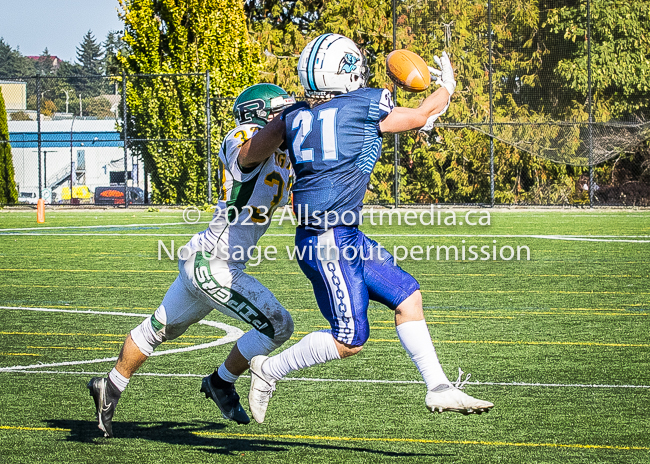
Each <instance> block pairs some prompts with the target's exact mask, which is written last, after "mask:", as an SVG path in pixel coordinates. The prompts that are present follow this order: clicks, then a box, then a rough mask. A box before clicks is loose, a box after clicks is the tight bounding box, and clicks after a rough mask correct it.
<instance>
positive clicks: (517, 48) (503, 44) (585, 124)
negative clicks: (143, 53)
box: [0, 0, 650, 207]
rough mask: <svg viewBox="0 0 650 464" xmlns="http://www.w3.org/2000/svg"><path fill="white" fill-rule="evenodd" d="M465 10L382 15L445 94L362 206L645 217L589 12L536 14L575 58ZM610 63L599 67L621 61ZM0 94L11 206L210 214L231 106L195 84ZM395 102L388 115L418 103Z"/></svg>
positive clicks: (154, 79) (69, 86) (5, 89)
mask: <svg viewBox="0 0 650 464" xmlns="http://www.w3.org/2000/svg"><path fill="white" fill-rule="evenodd" d="M466 3H467V4H468V7H467V8H460V7H458V8H452V7H450V6H449V4H448V2H443V1H438V0H429V1H417V2H394V5H393V8H394V15H393V18H394V44H395V48H407V49H410V50H412V51H415V52H416V53H418V54H420V55H421V56H422V57H424V58H425V59H426V60H427V61H429V62H431V61H432V57H433V55H435V54H440V53H441V52H442V51H443V50H445V51H447V52H448V53H449V54H450V55H451V57H452V61H453V62H454V66H455V68H456V72H457V79H458V87H457V90H456V93H455V95H454V98H453V100H452V105H451V106H450V109H449V111H448V112H447V114H446V115H445V116H444V118H441V120H440V122H439V123H438V124H436V127H435V129H434V131H432V132H431V134H429V135H428V136H427V135H426V134H420V133H405V134H400V135H398V136H394V137H393V136H390V137H384V151H383V155H382V157H381V158H380V160H379V162H378V164H377V166H376V168H375V171H374V173H373V177H372V181H371V184H370V185H369V187H368V192H367V195H366V202H367V203H373V204H386V205H395V206H398V205H414V204H430V203H443V204H472V205H488V206H490V205H502V204H504V205H512V204H523V205H526V204H530V205H636V206H649V205H650V182H649V181H650V148H649V145H648V142H647V140H648V138H650V125H649V123H648V116H650V115H649V113H648V109H647V105H645V104H644V102H645V101H646V100H648V99H650V96H649V95H648V94H647V92H646V93H645V94H643V92H641V93H640V94H638V95H635V94H634V93H632V94H625V95H623V94H624V92H622V91H620V89H619V93H620V95H621V96H620V101H619V102H617V101H616V100H615V99H613V97H612V95H611V92H609V93H608V92H601V91H597V86H595V85H594V77H593V76H594V70H595V69H598V68H597V65H596V64H594V58H593V57H592V56H591V55H592V47H594V48H595V47H597V46H599V45H603V44H602V43H598V42H597V39H598V37H600V35H599V34H593V33H592V25H591V20H590V17H589V15H590V2H587V3H586V4H585V8H582V9H578V10H577V11H578V13H579V15H578V16H577V17H575V18H570V20H569V19H566V18H565V17H564V16H562V14H564V15H565V16H566V15H567V14H568V13H566V11H564V13H561V14H560V13H557V11H561V10H562V8H564V7H566V5H567V2H561V1H552V0H548V1H545V2H540V4H539V7H540V8H541V7H542V6H544V7H545V8H546V10H545V12H543V13H540V14H543V15H545V17H544V21H546V23H545V24H548V23H550V22H552V21H565V22H567V21H569V22H570V23H571V24H572V26H571V28H570V30H575V31H577V32H575V33H576V34H577V36H579V37H582V38H581V39H579V40H576V41H575V42H574V41H572V40H571V39H570V38H569V39H568V40H565V39H564V38H561V37H560V36H561V35H562V33H565V32H562V31H563V29H562V28H560V27H559V26H558V28H557V31H559V32H553V30H551V29H549V28H548V27H547V28H546V29H545V32H544V31H542V32H540V31H539V30H536V29H535V27H534V25H529V24H525V23H521V24H520V23H518V22H517V21H518V20H517V17H516V15H514V13H513V9H514V8H515V7H514V6H513V5H512V4H511V3H510V2H508V1H506V0H490V1H488V3H487V4H485V3H480V2H471V1H467V2H466ZM542 3H543V4H544V5H542ZM574 3H575V2H574ZM531 5H532V3H531ZM470 7H471V8H470ZM558 15H559V16H558ZM558 18H559V19H558ZM563 18H564V19H563ZM467 31H471V33H470V34H468V33H467ZM544 34H546V35H544ZM592 34H593V37H592ZM601 35H602V34H601ZM617 53H623V51H619V50H616V49H614V50H611V51H610V52H609V55H608V56H609V59H610V60H611V61H612V62H617V61H624V57H623V56H618V55H617ZM598 56H600V55H598ZM382 59H383V58H382ZM572 76H573V77H574V80H573V81H572V80H571V78H572ZM0 87H1V88H2V93H3V96H4V99H5V103H6V107H7V116H8V125H9V133H10V140H9V142H10V143H11V147H12V155H13V161H14V170H15V180H16V184H17V186H18V189H19V201H20V202H22V203H36V201H37V199H38V198H44V199H45V201H46V202H48V203H52V204H71V205H92V204H94V205H103V206H105V205H114V206H121V207H129V206H131V205H137V204H175V205H181V204H196V205H202V204H205V203H214V202H216V200H217V199H218V198H219V195H220V192H221V188H220V187H221V179H220V172H221V171H220V166H219V158H218V151H219V146H220V143H221V140H222V139H223V137H224V136H225V134H227V132H228V131H229V130H230V129H232V128H233V127H234V120H233V118H232V116H231V114H230V113H231V111H230V110H231V107H232V103H233V100H232V99H228V98H221V97H220V96H219V95H216V94H215V93H214V91H213V90H212V89H211V88H210V75H209V73H190V74H174V75H169V74H167V75H121V76H112V77H54V76H51V77H50V76H48V77H44V76H41V77H26V78H1V79H0ZM394 90H395V92H394V98H395V100H396V102H397V104H399V105H402V106H416V105H417V104H418V102H419V100H421V98H422V97H421V95H418V94H409V93H406V92H404V91H401V90H398V89H394ZM635 99H636V100H635ZM644 99H645V100H644ZM612 102H613V103H612ZM635 102H636V103H638V104H637V105H636V106H635ZM616 105H618V107H617V106H616ZM626 105H627V106H626ZM612 108H614V109H612ZM124 115H126V118H124ZM207 134H211V136H210V137H208V136H207ZM0 143H7V142H6V141H0Z"/></svg>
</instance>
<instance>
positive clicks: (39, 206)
mask: <svg viewBox="0 0 650 464" xmlns="http://www.w3.org/2000/svg"><path fill="white" fill-rule="evenodd" d="M36 222H38V223H39V224H43V223H44V222H45V200H43V199H42V198H39V200H38V202H37V203H36Z"/></svg>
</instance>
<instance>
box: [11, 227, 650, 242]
mask: <svg viewBox="0 0 650 464" xmlns="http://www.w3.org/2000/svg"><path fill="white" fill-rule="evenodd" d="M16 235H18V236H27V237H30V236H31V237H33V236H43V235H44V236H65V237H69V236H84V237H101V236H106V237H191V236H193V235H194V234H193V233H185V234H163V233H123V232H122V233H120V232H115V233H108V232H107V233H101V232H97V233H38V232H6V233H2V229H0V237H2V236H16ZM367 235H368V237H406V238H413V237H420V238H454V237H457V238H493V239H497V238H533V239H539V240H563V241H576V242H612V243H650V240H634V239H637V238H648V236H647V235H594V236H588V235H528V234H503V235H488V234H367ZM293 236H294V234H264V235H263V236H262V238H264V237H293Z"/></svg>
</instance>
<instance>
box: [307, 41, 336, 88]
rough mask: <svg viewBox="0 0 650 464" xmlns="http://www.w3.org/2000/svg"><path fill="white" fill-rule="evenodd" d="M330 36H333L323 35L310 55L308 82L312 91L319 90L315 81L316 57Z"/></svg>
mask: <svg viewBox="0 0 650 464" xmlns="http://www.w3.org/2000/svg"><path fill="white" fill-rule="evenodd" d="M330 35H332V34H323V35H322V36H320V37H319V38H318V40H316V43H315V44H314V46H313V47H312V48H311V52H310V53H309V59H308V60H307V82H308V84H309V89H310V90H318V88H317V87H316V81H315V80H314V64H315V62H316V56H317V55H318V50H319V49H320V46H321V45H322V44H323V41H325V39H326V38H328V37H329V36H330Z"/></svg>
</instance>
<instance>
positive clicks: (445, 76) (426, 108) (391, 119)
mask: <svg viewBox="0 0 650 464" xmlns="http://www.w3.org/2000/svg"><path fill="white" fill-rule="evenodd" d="M434 60H435V62H436V65H437V66H438V67H439V68H440V69H436V68H431V67H430V68H429V71H430V72H431V75H432V77H433V79H434V81H435V82H436V83H437V84H438V85H440V86H441V87H440V88H439V89H438V90H436V91H435V92H434V93H432V94H431V95H429V96H428V97H427V98H425V100H424V101H423V102H422V104H421V105H420V106H419V107H418V108H404V107H396V108H395V109H393V111H392V112H391V113H390V114H389V115H388V116H387V117H386V118H385V119H384V120H383V121H382V122H380V123H379V129H380V130H381V131H382V133H386V132H388V133H395V132H404V131H408V130H412V129H422V130H431V129H432V128H433V123H434V122H435V120H436V119H437V118H438V117H440V116H441V115H443V114H444V113H445V111H447V107H448V106H449V101H450V98H451V95H452V94H453V93H454V90H455V89H456V80H455V78H454V69H453V67H452V65H451V61H450V60H449V56H448V55H447V53H446V52H443V53H442V57H441V58H439V57H437V56H436V57H434Z"/></svg>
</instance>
